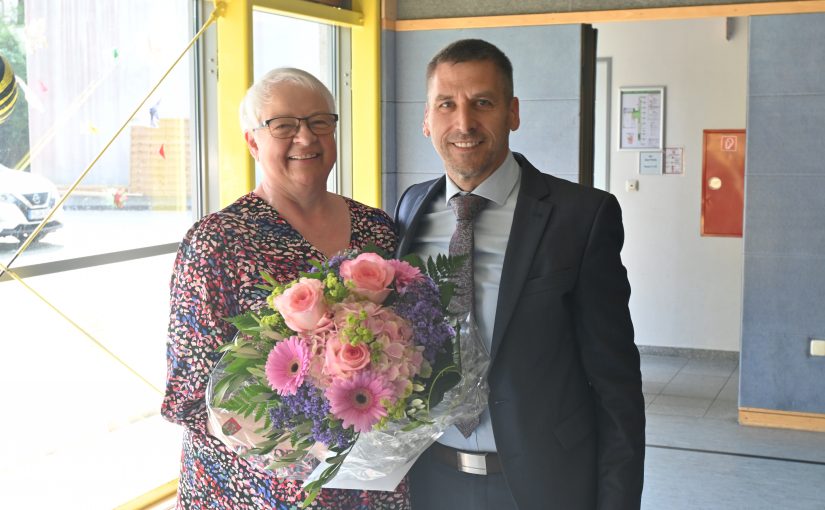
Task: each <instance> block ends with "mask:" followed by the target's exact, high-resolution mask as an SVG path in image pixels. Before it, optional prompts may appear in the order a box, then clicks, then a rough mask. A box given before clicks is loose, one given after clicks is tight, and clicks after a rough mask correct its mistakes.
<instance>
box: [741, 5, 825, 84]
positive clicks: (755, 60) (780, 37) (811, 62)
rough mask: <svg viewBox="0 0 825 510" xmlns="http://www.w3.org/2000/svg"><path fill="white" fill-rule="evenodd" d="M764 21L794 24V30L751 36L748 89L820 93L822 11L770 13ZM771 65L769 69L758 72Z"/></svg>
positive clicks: (824, 47)
mask: <svg viewBox="0 0 825 510" xmlns="http://www.w3.org/2000/svg"><path fill="white" fill-rule="evenodd" d="M772 18H773V21H771V22H768V23H766V27H767V25H771V26H773V27H778V26H779V25H782V24H787V25H793V30H773V31H772V33H770V34H767V33H765V34H759V36H758V37H755V38H754V37H751V40H750V48H751V56H750V61H749V67H751V68H754V69H756V70H757V72H754V73H751V75H750V83H749V88H750V93H751V94H752V95H763V94H780V95H788V94H821V93H822V85H823V83H825V67H822V65H818V64H821V63H822V62H825V44H822V32H823V30H825V29H824V28H823V21H822V15H808V16H800V15H789V16H772ZM763 68H770V69H771V72H769V73H765V72H759V69H763Z"/></svg>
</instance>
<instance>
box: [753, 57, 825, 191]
mask: <svg viewBox="0 0 825 510" xmlns="http://www.w3.org/2000/svg"><path fill="white" fill-rule="evenodd" d="M822 61H823V62H825V58H823V59H822ZM751 74H753V73H751ZM791 81H793V80H792V79H791ZM823 83H825V81H823ZM822 93H823V92H822V84H820V93H819V95H813V94H812V95H804V96H799V95H795V93H792V94H791V95H787V94H785V95H773V96H753V95H751V96H750V97H749V98H748V117H749V122H748V147H750V142H751V140H753V141H754V142H756V143H757V147H755V148H754V150H755V152H754V154H755V155H758V160H755V161H753V164H749V165H748V175H799V174H807V175H822V170H823V168H822V167H823V163H822V162H823V157H822V154H821V153H820V151H815V150H811V146H810V144H811V142H812V141H816V140H818V142H816V143H822V142H823V141H825V122H823V119H825V102H823V101H822ZM751 117H752V118H753V119H754V122H750V118H751ZM756 119H758V122H756ZM777 139H781V141H782V143H775V140H777Z"/></svg>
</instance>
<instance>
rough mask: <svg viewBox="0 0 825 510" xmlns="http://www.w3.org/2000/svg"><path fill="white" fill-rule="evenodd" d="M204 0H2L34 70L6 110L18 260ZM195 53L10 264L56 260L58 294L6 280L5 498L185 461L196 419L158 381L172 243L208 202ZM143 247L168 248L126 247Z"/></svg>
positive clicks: (88, 490) (9, 208) (135, 476)
mask: <svg viewBox="0 0 825 510" xmlns="http://www.w3.org/2000/svg"><path fill="white" fill-rule="evenodd" d="M192 4H193V2H190V1H187V0H175V1H171V2H170V1H168V0H142V1H140V2H113V1H111V0H63V1H61V2H53V1H50V0H25V1H24V0H2V1H0V54H2V55H3V57H4V58H5V59H6V61H8V62H9V64H10V66H11V67H12V68H13V70H14V74H15V75H16V80H15V83H16V85H17V87H18V96H17V99H16V102H15V105H14V109H13V110H11V112H10V114H9V115H8V117H7V118H5V120H4V121H3V122H2V124H0V164H1V165H2V167H0V229H2V230H0V261H2V262H3V263H4V264H6V265H9V261H10V259H11V258H12V257H13V256H14V254H15V252H16V251H17V249H18V247H19V246H20V243H21V240H24V239H26V236H27V235H29V234H30V233H31V232H32V231H33V229H34V226H35V225H37V223H38V222H39V221H40V220H41V219H42V218H43V217H44V215H45V214H46V211H48V210H49V209H50V207H51V206H53V205H54V203H55V202H56V200H57V198H58V196H63V195H65V194H66V193H67V190H68V189H69V187H70V186H71V185H72V183H73V182H74V181H75V180H76V179H77V178H78V177H79V176H80V175H81V174H82V173H83V171H84V170H85V169H86V168H87V167H88V166H89V165H90V164H91V163H92V161H93V160H94V159H95V157H96V156H97V155H98V153H99V152H100V151H101V150H102V149H103V147H104V146H105V145H106V144H107V142H108V141H109V140H110V138H111V137H112V136H113V135H114V134H115V132H116V131H117V129H118V128H119V127H120V126H121V125H122V124H123V123H124V122H126V120H127V119H128V118H129V115H130V114H131V113H132V112H133V111H134V110H135V108H136V107H137V105H138V103H139V102H140V100H141V99H142V98H143V97H144V96H145V95H146V94H147V93H148V91H149V90H150V89H151V87H152V86H153V85H154V84H155V83H156V81H157V80H158V79H160V77H161V76H162V75H163V73H164V72H165V71H166V70H167V67H168V66H169V65H171V63H172V62H173V61H174V59H175V58H176V57H177V56H178V55H179V53H180V52H181V51H182V50H183V49H184V48H185V47H186V44H187V43H188V42H189V40H190V38H191V37H192V34H193V33H194V31H193V27H192V19H193V16H192V11H191V9H192ZM189 58H191V56H190V57H189ZM191 69H192V65H191V60H188V59H184V60H183V61H182V62H181V64H179V65H178V67H177V68H176V69H175V70H173V71H172V73H171V74H170V75H169V77H168V78H167V79H166V80H165V82H164V83H163V84H162V85H161V86H160V88H159V89H158V90H157V91H156V92H155V93H154V94H153V95H152V96H151V97H150V98H149V100H148V101H147V102H146V104H145V105H144V106H143V107H142V108H140V109H139V111H138V113H137V115H136V116H135V117H134V118H133V119H132V120H130V121H129V122H128V125H127V126H126V128H125V129H124V130H123V132H122V133H121V134H120V135H119V136H118V137H117V138H116V139H115V141H114V142H113V143H112V145H111V146H110V147H109V148H108V150H107V151H106V152H105V153H104V154H103V156H102V157H101V158H100V159H99V161H98V162H97V164H96V165H95V166H94V167H93V168H92V169H91V171H90V172H89V174H88V176H87V177H86V178H85V179H84V180H83V181H82V182H81V183H80V185H79V187H78V188H77V191H75V192H74V193H72V194H70V195H69V196H68V199H67V200H66V202H65V204H64V206H63V208H62V210H61V211H59V213H58V214H57V215H56V216H55V217H54V218H53V220H54V221H53V223H51V224H50V225H49V227H48V229H47V230H46V232H45V235H43V236H42V237H41V238H40V239H38V240H37V242H35V243H33V244H32V245H31V246H30V247H29V249H28V250H27V251H25V252H24V253H23V254H22V255H20V256H19V257H18V258H17V260H15V262H14V264H13V265H12V266H11V268H12V270H19V271H20V272H21V273H25V272H26V271H27V270H31V272H32V273H33V274H35V275H36V274H38V271H37V270H36V268H37V267H38V266H34V264H40V263H46V264H47V265H49V266H50V267H52V269H49V270H46V271H40V273H39V274H40V275H39V276H31V277H28V278H26V279H25V283H26V284H27V285H29V286H31V287H32V288H33V289H35V290H37V292H39V293H40V294H41V295H42V296H44V297H45V298H46V299H47V300H48V301H49V302H50V303H51V305H53V306H54V308H52V307H51V306H49V305H47V304H45V303H44V302H43V301H41V300H40V299H38V298H37V297H36V296H35V295H34V294H33V293H31V292H29V291H28V290H27V289H26V288H25V287H24V286H23V285H21V284H20V283H18V282H15V281H11V280H9V279H8V278H5V277H4V278H3V279H2V280H0V311H1V312H0V313H2V317H3V318H4V321H3V324H2V330H3V333H2V339H3V344H4V351H3V353H4V359H5V363H4V369H3V370H0V388H3V397H4V399H3V400H4V404H3V409H4V411H3V419H2V420H0V493H2V494H3V505H4V507H8V508H32V507H37V508H60V509H74V508H76V509H83V510H89V509H92V510H94V509H110V508H113V507H115V506H117V505H119V504H122V503H123V502H125V501H128V500H130V499H132V498H134V497H136V496H137V495H140V494H143V493H145V492H147V491H149V490H151V489H153V488H155V487H158V486H160V485H162V484H164V483H166V482H169V481H170V480H173V479H174V478H176V476H177V473H178V469H179V458H180V434H181V429H180V427H177V426H175V425H172V424H170V423H167V422H165V421H164V420H162V418H160V416H159V409H160V403H161V394H160V393H159V390H161V389H162V388H163V385H164V379H165V365H164V361H163V360H164V359H165V343H166V328H167V323H168V316H169V310H168V303H169V290H168V288H169V276H170V274H171V270H172V263H173V257H174V254H173V253H172V252H173V251H174V249H175V246H176V244H177V242H179V241H180V239H181V238H182V237H183V234H184V232H185V231H186V229H187V228H188V227H189V226H190V225H191V224H192V222H193V221H194V219H195V218H194V214H193V210H197V209H198V204H197V203H195V200H196V197H198V196H199V193H195V192H194V191H193V190H194V189H195V183H196V181H197V180H198V179H197V172H198V171H199V169H197V168H195V163H194V159H195V158H194V154H195V152H194V150H193V149H194V147H195V146H196V143H195V140H196V133H197V126H194V125H193V121H192V119H193V118H194V116H193V105H194V104H195V98H194V97H193V94H194V93H193V91H194V90H195V89H196V87H194V85H193V78H192V72H191ZM131 250H136V252H137V251H140V250H149V251H152V250H154V252H153V253H163V252H164V251H165V252H168V253H165V254H162V255H156V256H150V257H145V258H136V259H134V260H127V261H125V262H124V261H123V260H124V259H129V258H134V257H136V256H138V255H137V254H136V252H132V251H131ZM113 252H119V253H114V254H113ZM144 254H145V253H144ZM98 255H100V257H98V258H97V260H96V261H95V262H93V263H89V262H88V260H89V259H84V257H87V256H98ZM101 262H103V264H102V265H101ZM33 268H35V269H33ZM55 268H57V269H63V270H60V271H56V270H55ZM77 268H80V269H77ZM67 269H71V270H67ZM43 273H46V274H43ZM55 309H57V310H60V312H62V313H63V314H65V315H66V316H67V317H69V318H70V319H71V320H72V321H74V322H75V323H76V324H78V325H79V326H81V327H82V328H83V329H84V331H85V333H84V332H81V331H79V330H78V329H76V328H75V327H73V326H72V325H71V324H70V323H69V322H68V321H66V320H65V319H64V318H63V317H61V316H60V315H59V314H58V312H57V311H55ZM90 337H91V338H90ZM92 339H94V340H92ZM95 341H98V342H99V345H98V344H96V343H95ZM107 351H108V352H107ZM113 355H114V356H116V357H117V359H116V358H115V357H114V356H113ZM118 360H120V361H118ZM124 364H125V365H128V367H129V368H126V367H125V366H124Z"/></svg>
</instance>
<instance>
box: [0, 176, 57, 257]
mask: <svg viewBox="0 0 825 510" xmlns="http://www.w3.org/2000/svg"><path fill="white" fill-rule="evenodd" d="M59 197H60V195H59V194H58V192H57V188H56V187H55V185H54V184H52V182H51V181H49V180H48V179H46V178H45V177H41V176H39V175H34V174H32V173H30V172H22V171H19V170H12V169H10V168H7V167H5V166H3V165H0V237H5V236H14V237H16V238H17V239H18V240H19V241H20V242H21V243H22V242H24V241H25V240H26V238H28V237H29V235H31V233H32V232H34V230H35V228H37V225H39V224H40V222H41V221H42V220H43V218H45V217H46V216H47V215H48V214H49V211H51V209H52V208H53V207H54V205H55V204H56V203H57V200H58V199H59ZM62 212H63V211H62V209H61V210H58V211H57V212H56V213H55V214H54V216H52V218H51V220H49V223H47V224H46V226H45V227H44V228H43V230H42V231H41V233H40V235H39V236H38V239H40V238H41V237H42V236H44V235H46V234H48V233H49V232H54V231H55V230H57V229H59V228H60V227H62V226H63V223H62Z"/></svg>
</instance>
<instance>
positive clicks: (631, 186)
mask: <svg viewBox="0 0 825 510" xmlns="http://www.w3.org/2000/svg"><path fill="white" fill-rule="evenodd" d="M624 190H625V191H639V181H638V180H636V179H628V180H626V181H624Z"/></svg>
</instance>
